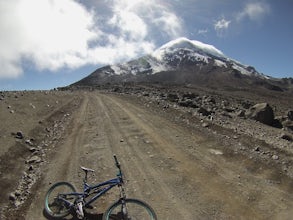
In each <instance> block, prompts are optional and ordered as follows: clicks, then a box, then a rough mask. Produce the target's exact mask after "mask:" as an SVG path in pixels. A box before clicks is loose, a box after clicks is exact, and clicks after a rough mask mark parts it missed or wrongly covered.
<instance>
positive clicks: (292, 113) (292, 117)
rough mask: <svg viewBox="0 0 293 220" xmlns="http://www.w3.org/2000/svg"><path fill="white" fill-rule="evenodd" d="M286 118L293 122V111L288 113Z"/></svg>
mask: <svg viewBox="0 0 293 220" xmlns="http://www.w3.org/2000/svg"><path fill="white" fill-rule="evenodd" d="M287 116H288V118H289V119H290V120H291V121H293V111H292V110H290V111H288V113H287Z"/></svg>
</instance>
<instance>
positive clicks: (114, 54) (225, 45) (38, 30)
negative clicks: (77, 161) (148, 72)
mask: <svg viewBox="0 0 293 220" xmlns="http://www.w3.org/2000/svg"><path fill="white" fill-rule="evenodd" d="M292 9H293V1H292V0H278V1H276V0H233V1H232V0H204V1H202V0H9V1H7V0H0V91H1V90H47V89H53V88H56V87H62V86H67V85H70V84H71V83H74V82H76V81H78V80H80V79H82V78H84V77H86V76H87V75H89V74H90V73H91V72H93V71H94V70H96V69H97V68H100V67H103V66H105V65H111V64H115V63H121V62H126V61H130V60H132V59H135V58H138V57H140V56H143V55H146V54H150V53H152V52H153V51H154V50H156V49H157V48H159V47H160V46H162V45H163V44H165V43H167V42H169V41H171V40H174V39H177V38H179V37H186V38H188V39H190V40H198V41H201V42H203V43H206V44H210V45H213V46H215V47H216V48H217V49H219V50H220V51H222V52H223V53H224V54H225V55H226V56H227V57H230V58H232V59H234V60H237V61H239V62H241V63H242V64H245V65H250V66H253V67H255V69H256V70H257V71H258V72H260V73H263V74H265V75H269V76H272V77H277V78H283V77H293V43H292V40H293V13H292Z"/></svg>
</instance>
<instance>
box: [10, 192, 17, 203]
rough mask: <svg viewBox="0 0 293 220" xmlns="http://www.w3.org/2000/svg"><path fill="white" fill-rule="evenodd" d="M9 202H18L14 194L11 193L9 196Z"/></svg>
mask: <svg viewBox="0 0 293 220" xmlns="http://www.w3.org/2000/svg"><path fill="white" fill-rule="evenodd" d="M9 200H10V201H15V200H16V196H15V194H14V193H10V194H9Z"/></svg>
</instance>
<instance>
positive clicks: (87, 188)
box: [58, 171, 123, 207]
mask: <svg viewBox="0 0 293 220" xmlns="http://www.w3.org/2000/svg"><path fill="white" fill-rule="evenodd" d="M86 175H87V173H86ZM122 183H123V179H122V173H121V171H120V172H119V173H118V174H117V178H115V179H111V180H107V181H105V182H102V183H99V184H96V185H89V184H88V183H87V182H86V178H85V180H84V184H83V192H82V193H80V192H72V193H60V194H59V195H58V199H61V200H62V201H64V203H65V204H66V205H68V206H69V207H72V206H74V203H72V202H70V201H68V200H66V199H64V198H63V197H64V196H74V197H76V198H78V199H83V201H85V198H87V197H88V196H90V195H92V194H96V195H95V196H93V197H92V198H91V199H90V200H88V201H86V202H85V203H84V206H85V207H87V206H89V205H90V204H91V203H92V202H94V201H95V200H97V199H98V198H99V197H101V196H102V195H104V194H105V193H106V192H108V191H109V190H110V189H112V188H113V187H114V186H118V187H120V186H122ZM104 186H105V187H104ZM101 187H103V188H101ZM91 191H93V192H92V193H91ZM75 201H76V200H75Z"/></svg>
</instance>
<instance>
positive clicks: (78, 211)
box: [74, 198, 84, 219]
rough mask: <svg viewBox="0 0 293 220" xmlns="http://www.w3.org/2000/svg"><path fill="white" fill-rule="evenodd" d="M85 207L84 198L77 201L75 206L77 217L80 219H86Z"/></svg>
mask: <svg viewBox="0 0 293 220" xmlns="http://www.w3.org/2000/svg"><path fill="white" fill-rule="evenodd" d="M83 205H84V202H83V200H82V198H79V199H78V200H77V201H76V204H75V206H74V208H75V212H76V215H77V218H78V219H83V218H84V212H83Z"/></svg>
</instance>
